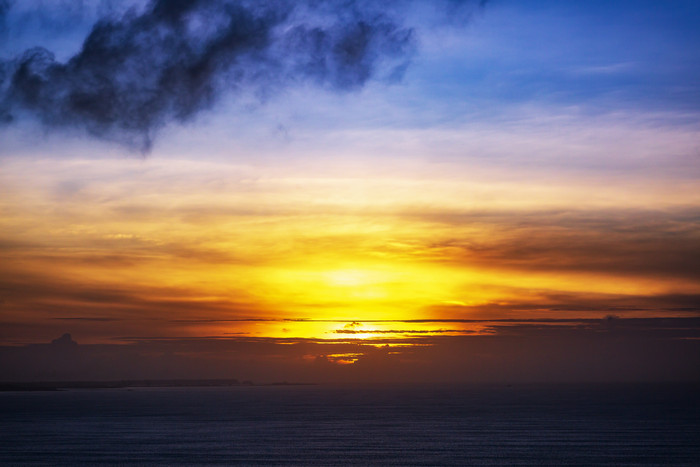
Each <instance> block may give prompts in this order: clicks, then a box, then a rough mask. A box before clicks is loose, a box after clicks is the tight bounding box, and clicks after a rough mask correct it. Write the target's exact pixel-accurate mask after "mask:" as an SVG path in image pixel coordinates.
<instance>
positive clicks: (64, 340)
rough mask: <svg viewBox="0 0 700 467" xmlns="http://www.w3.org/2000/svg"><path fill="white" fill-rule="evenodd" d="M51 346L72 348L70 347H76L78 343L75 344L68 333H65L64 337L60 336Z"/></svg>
mask: <svg viewBox="0 0 700 467" xmlns="http://www.w3.org/2000/svg"><path fill="white" fill-rule="evenodd" d="M51 344H52V345H55V346H56V345H57V346H60V347H72V346H75V345H78V343H77V342H75V341H74V340H73V338H72V337H71V335H70V334H68V333H65V334H64V335H62V336H61V337H59V338H58V339H54V340H52V341H51Z"/></svg>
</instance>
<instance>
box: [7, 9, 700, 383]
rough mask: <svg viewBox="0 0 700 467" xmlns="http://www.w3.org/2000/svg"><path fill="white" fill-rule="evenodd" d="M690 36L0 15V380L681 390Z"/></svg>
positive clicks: (492, 23)
mask: <svg viewBox="0 0 700 467" xmlns="http://www.w3.org/2000/svg"><path fill="white" fill-rule="evenodd" d="M699 21H700V4H698V3H697V2H695V1H690V0H689V1H683V0H674V1H670V2H668V1H661V0H657V1H645V0H641V1H631V0H630V1H625V0H620V1H616V2H607V1H595V0H593V1H587V2H573V1H571V2H568V1H553V0H552V1H547V0H524V1H515V0H493V1H487V2H483V1H482V2H479V1H459V0H435V1H431V2H423V1H418V0H391V1H386V2H372V1H364V0H351V1H340V0H338V1H335V0H304V1H295V2H288V1H284V0H280V1H273V0H269V1H262V2H261V1H246V0H197V1H195V0H192V1H189V0H183V1H178V2H167V1H158V0H154V1H139V0H102V1H99V2H98V1H95V2H88V1H83V2H76V1H67V0H65V1H63V0H57V1H50V2H49V1H42V0H28V1H21V2H20V1H13V0H9V1H8V0H4V1H0V368H2V370H3V371H2V372H0V373H1V378H2V379H3V380H51V379H120V378H155V379H157V378H194V377H197V378H199V377H202V378H211V377H234V378H240V379H254V380H256V381H282V380H287V381H319V382H325V381H335V382H340V381H342V382H352V381H435V380H437V381H671V380H674V381H676V380H698V379H699V378H700V371H698V370H700V268H698V266H697V265H698V264H700V125H699V124H700V30H699V29H698V28H697V24H698V22H699ZM65 334H70V336H66V335H65ZM61 336H63V337H61Z"/></svg>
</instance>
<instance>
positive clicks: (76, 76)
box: [0, 0, 469, 152]
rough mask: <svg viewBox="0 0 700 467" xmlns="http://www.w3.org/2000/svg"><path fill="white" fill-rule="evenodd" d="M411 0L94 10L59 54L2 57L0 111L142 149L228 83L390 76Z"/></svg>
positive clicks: (193, 1) (192, 3) (352, 81)
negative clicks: (85, 29) (72, 45)
mask: <svg viewBox="0 0 700 467" xmlns="http://www.w3.org/2000/svg"><path fill="white" fill-rule="evenodd" d="M411 3H413V2H411V1H398V0H397V1H393V2H389V3H388V4H384V3H382V5H381V6H377V4H375V3H374V2H368V1H362V0H355V1H334V0H325V1H324V0H306V1H266V2H255V1H246V0H188V1H179V2H170V1H166V0H153V1H152V2H151V3H150V4H149V5H148V7H146V8H145V9H144V10H143V11H137V10H136V9H132V10H129V11H128V12H127V13H126V14H124V15H122V16H121V17H110V16H107V17H104V18H102V19H100V20H99V21H97V22H96V23H95V24H94V26H93V27H92V30H91V31H90V33H89V34H88V36H87V37H86V38H85V41H84V42H83V45H82V48H81V50H80V51H79V52H78V53H76V54H75V55H74V56H72V57H71V58H70V59H69V60H67V61H66V62H60V61H58V60H56V58H55V55H54V53H53V52H51V51H49V50H47V49H45V48H41V47H35V48H31V49H29V50H26V51H25V52H24V53H22V54H21V55H19V56H18V57H17V58H15V59H14V60H10V61H5V62H0V93H1V94H0V121H2V122H4V123H6V124H7V123H10V122H12V121H14V120H16V119H17V118H18V116H19V115H22V114H26V115H29V116H31V117H34V118H36V119H37V120H38V121H39V122H41V123H42V124H43V125H44V126H45V127H46V128H49V129H56V128H69V127H72V128H78V129H81V130H85V131H86V132H87V133H88V134H90V135H92V136H95V137H99V138H103V139H107V140H113V141H117V142H119V143H121V144H124V145H127V146H129V147H132V148H136V149H140V150H141V151H144V152H145V151H148V150H149V149H150V147H151V145H152V144H153V140H154V138H155V135H156V133H157V132H158V130H159V129H160V128H162V127H163V126H165V125H167V124H168V123H170V122H173V121H175V122H187V121H190V120H192V119H193V118H194V117H196V116H197V115H198V114H199V113H200V112H202V111H204V110H208V109H211V108H212V107H214V106H215V105H216V103H217V102H218V100H219V99H220V97H221V96H222V95H223V94H225V93H226V92H230V91H237V92H239V93H253V94H257V95H259V96H265V95H269V94H270V93H273V92H274V91H275V90H277V89H280V88H281V87H285V86H288V85H290V84H293V83H298V82H304V81H311V82H313V83H316V84H318V85H320V86H322V87H326V88H328V89H331V90H335V91H350V90H354V89H358V88H361V87H362V86H364V85H365V84H366V83H367V82H368V81H369V80H372V79H383V80H389V81H392V80H397V79H400V77H401V75H402V73H403V71H404V70H405V69H406V67H407V66H408V64H409V62H410V59H411V56H412V55H413V53H414V51H415V46H416V40H415V33H414V28H413V27H410V26H406V25H405V24H404V23H403V19H402V15H401V14H400V13H399V11H400V10H402V8H405V7H407V6H408V5H409V4H411ZM447 3H455V2H447ZM467 3H469V2H463V1H462V2H456V4H457V5H462V4H467Z"/></svg>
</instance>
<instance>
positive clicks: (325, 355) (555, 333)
mask: <svg viewBox="0 0 700 467" xmlns="http://www.w3.org/2000/svg"><path fill="white" fill-rule="evenodd" d="M584 324H585V325H580V324H577V323H570V325H562V324H561V323H549V322H545V321H543V322H540V323H536V322H530V323H525V324H517V323H510V324H508V325H507V326H505V323H504V327H501V328H499V329H497V332H496V333H494V334H490V335H474V336H444V335H443V336H429V337H428V336H426V337H421V338H416V340H413V341H412V342H414V343H420V344H421V345H417V346H400V347H397V346H391V345H388V346H385V344H392V343H404V344H405V343H406V341H405V340H396V339H393V340H391V339H386V340H382V339H372V340H370V341H363V340H357V339H355V340H352V341H350V340H346V341H317V340H312V339H270V338H267V339H266V338H250V337H229V338H221V337H217V338H134V339H132V340H131V341H130V342H128V343H122V344H118V345H117V344H80V345H75V346H71V347H70V348H60V349H59V348H57V346H56V345H54V344H32V345H25V346H0V369H2V371H0V381H49V380H64V381H66V380H119V379H175V378H186V379H194V378H238V379H250V380H253V381H256V382H271V381H284V380H286V381H306V382H329V381H332V382H350V381H354V382H370V381H381V382H390V381H391V382H397V381H424V382H425V381H470V382H497V381H508V382H546V381H557V382H565V381H567V382H571V381H575V382H584V381H588V382H601V381H698V377H699V376H700V375H699V374H698V371H697V368H698V364H700V360H699V359H700V352H698V350H699V346H700V339H699V337H700V319H698V318H693V319H689V318H649V319H624V318H616V319H615V326H614V327H611V326H610V325H609V323H607V321H606V320H597V322H596V323H594V322H587V323H584ZM350 361H354V363H352V364H348V363H349V362H350ZM334 362H335V363H334ZM339 363H345V364H339Z"/></svg>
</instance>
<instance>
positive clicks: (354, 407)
mask: <svg viewBox="0 0 700 467" xmlns="http://www.w3.org/2000/svg"><path fill="white" fill-rule="evenodd" d="M698 389H699V388H698V386H697V385H671V384H666V385H654V384H636V385H633V384H617V385H616V384H608V385H518V384H515V385H437V384H434V385H345V386H326V385H318V386H239V387H226V388H164V389H157V388H133V389H128V388H124V389H92V390H66V391H56V392H5V393H0V416H1V419H0V464H2V465H28V464H29V465H31V464H33V465H79V464H83V465H93V464H119V465H128V464H131V465H138V464H141V465H158V464H160V465H177V464H180V465H198V464H221V465H232V464H242V465H402V466H403V465H513V464H517V465H615V466H618V465H669V464H670V465H700V392H699V391H698Z"/></svg>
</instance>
